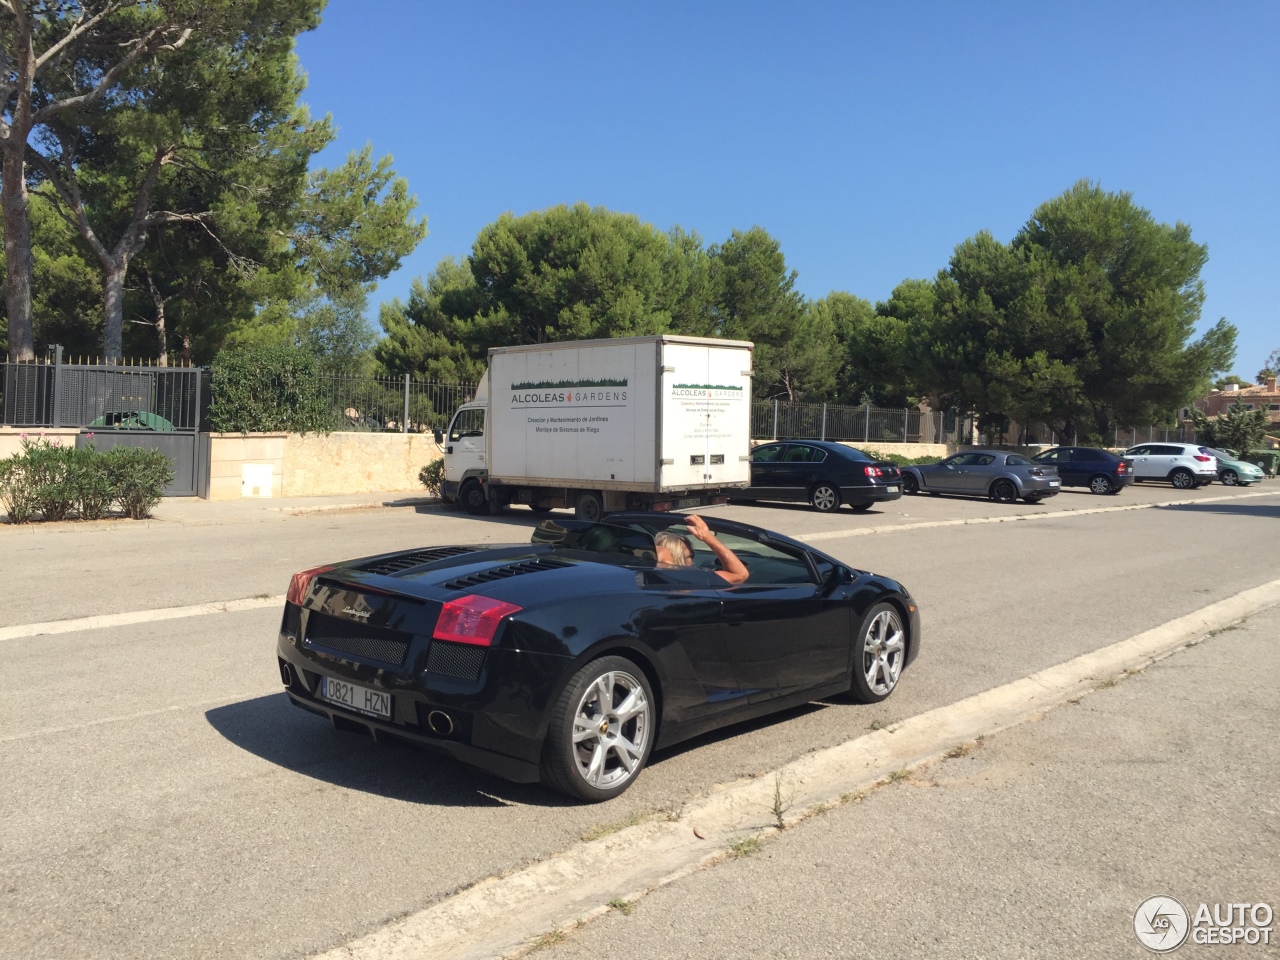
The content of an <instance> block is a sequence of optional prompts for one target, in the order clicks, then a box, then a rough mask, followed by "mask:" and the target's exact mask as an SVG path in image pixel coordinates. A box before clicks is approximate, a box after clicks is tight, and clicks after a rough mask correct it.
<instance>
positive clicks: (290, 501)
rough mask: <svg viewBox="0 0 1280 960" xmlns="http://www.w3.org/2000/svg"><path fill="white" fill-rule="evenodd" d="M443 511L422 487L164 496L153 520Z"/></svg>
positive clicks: (194, 522) (257, 519)
mask: <svg viewBox="0 0 1280 960" xmlns="http://www.w3.org/2000/svg"><path fill="white" fill-rule="evenodd" d="M423 507H425V508H427V509H442V508H444V505H443V504H442V503H441V502H440V501H439V500H438V499H436V498H434V497H429V496H427V495H426V492H425V491H424V490H423V488H422V487H418V488H417V489H416V490H398V491H393V492H391V493H348V494H340V495H334V496H328V497H275V498H272V497H255V498H245V499H243V500H201V499H200V498H199V497H166V498H165V499H164V500H163V501H162V502H161V503H160V506H158V507H156V509H155V511H154V512H153V513H152V519H154V520H161V521H164V522H166V523H181V524H186V525H190V526H200V525H204V524H210V523H246V522H261V521H264V520H280V519H285V518H288V517H296V516H303V515H306V514H309V513H342V512H348V511H353V510H378V509H389V508H404V509H415V508H423Z"/></svg>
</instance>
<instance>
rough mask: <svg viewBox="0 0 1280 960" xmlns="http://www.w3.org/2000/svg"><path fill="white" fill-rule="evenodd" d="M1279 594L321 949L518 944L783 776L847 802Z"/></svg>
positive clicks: (352, 951) (679, 873) (957, 707)
mask: <svg viewBox="0 0 1280 960" xmlns="http://www.w3.org/2000/svg"><path fill="white" fill-rule="evenodd" d="M1276 603H1280V580H1272V581H1271V582H1269V583H1265V584H1263V585H1262V586H1259V587H1254V588H1252V589H1249V590H1244V591H1242V592H1240V593H1238V594H1236V595H1235V596H1233V597H1228V598H1227V599H1226V600H1221V601H1219V602H1217V603H1213V604H1210V605H1209V606H1207V607H1204V608H1203V609H1201V610H1197V611H1196V612H1194V613H1191V614H1188V615H1187V616H1185V617H1179V618H1178V619H1176V620H1171V621H1169V622H1168V623H1165V624H1162V625H1161V626H1159V627H1156V628H1154V629H1152V630H1147V631H1145V632H1144V633H1140V634H1137V635H1136V636H1133V637H1130V638H1129V639H1127V640H1121V641H1120V642H1118V643H1114V644H1111V645H1110V646H1106V647H1103V648H1102V649H1100V650H1095V651H1093V652H1092V653H1087V654H1084V655H1083V656H1079V657H1076V658H1074V659H1072V660H1068V661H1067V662H1066V663H1061V664H1059V665H1057V666H1055V667H1050V668H1048V669H1047V670H1041V671H1039V672H1037V673H1033V674H1031V675H1030V676H1027V677H1024V678H1022V679H1021V680H1015V681H1013V682H1012V683H1007V684H1004V685H1003V686H1000V687H996V688H995V689H993V690H988V691H986V692H985V693H980V694H977V695H976V696H972V697H968V698H966V699H964V700H960V701H958V702H957V703H952V704H948V705H946V706H943V707H938V708H937V709H934V710H929V711H927V712H925V713H922V714H920V715H918V716H915V717H911V718H910V719H908V720H904V721H903V722H902V723H899V724H895V725H893V726H892V727H890V728H888V729H885V730H879V731H876V732H875V733H871V734H868V735H866V736H862V737H858V738H856V739H853V740H849V741H846V742H845V743H842V744H839V745H837V746H835V747H830V748H828V749H826V750H820V751H817V752H816V753H811V754H806V755H805V756H803V757H801V758H800V759H798V760H796V761H794V762H793V763H790V764H787V765H786V766H784V767H783V768H782V769H781V770H778V771H776V772H771V773H768V774H765V775H763V776H760V777H757V778H755V779H753V780H748V781H746V782H740V783H737V784H733V785H730V786H727V787H725V788H724V789H722V790H719V791H717V792H715V793H712V794H711V795H710V796H707V797H704V798H702V799H700V800H695V801H693V802H691V803H689V804H687V805H686V806H685V807H684V808H683V812H682V813H681V815H680V817H679V819H678V820H675V821H664V822H658V823H646V824H641V825H639V826H635V827H628V828H626V829H624V830H620V831H618V832H617V833H614V834H611V835H610V836H608V837H605V838H603V839H600V840H595V841H591V842H585V843H579V844H576V845H575V846H573V847H570V848H569V849H568V850H566V851H564V852H562V853H559V854H556V855H555V856H552V857H550V858H548V859H546V860H544V861H542V862H540V863H537V864H534V865H532V866H530V867H526V868H524V869H522V870H517V871H515V872H514V873H510V874H507V875H504V876H501V877H490V878H489V879H487V880H482V881H481V882H480V883H477V884H475V885H474V886H472V887H469V888H468V889H466V890H464V891H462V892H461V893H458V894H455V895H453V896H451V897H448V898H446V899H445V900H443V901H441V902H439V903H437V904H435V905H434V906H431V907H428V908H427V909H425V910H422V911H420V912H418V913H415V914H411V915H410V916H408V917H405V918H403V919H400V920H396V921H394V922H392V923H390V924H388V925H387V926H385V927H383V928H382V929H381V930H378V931H375V932H374V933H371V934H368V935H366V936H363V937H360V938H359V939H357V940H353V941H351V942H350V943H347V944H345V945H343V946H340V947H337V948H336V949H333V950H329V951H327V952H325V953H323V954H319V955H316V960H473V958H474V960H480V958H493V957H512V956H522V955H523V954H524V953H525V952H527V951H528V948H529V947H530V946H531V945H532V943H533V942H534V940H533V938H534V937H537V936H538V935H540V934H545V933H547V932H548V931H551V930H566V929H569V928H571V927H573V926H575V925H577V924H578V923H581V922H584V921H587V920H591V919H594V918H595V917H598V916H601V915H603V914H605V913H607V912H608V911H609V910H611V909H612V907H610V906H609V902H610V900H611V899H616V898H622V899H626V900H634V899H636V898H637V897H640V896H643V895H644V894H646V893H648V892H649V891H651V890H654V889H657V888H658V887H661V886H665V885H666V884H669V883H672V882H673V881H675V880H678V879H680V878H681V877H684V876H687V875H689V874H690V873H692V872H694V871H695V870H698V869H701V868H702V867H705V866H710V865H712V864H714V863H716V862H717V861H719V860H722V859H724V857H725V855H726V851H727V847H728V845H729V843H730V842H732V841H733V840H740V839H742V838H743V837H746V836H750V835H752V834H755V835H757V836H760V835H763V834H765V833H771V832H774V831H776V830H777V827H776V826H768V824H770V823H771V822H772V821H773V819H774V816H773V814H772V805H773V800H774V797H773V793H774V789H775V783H776V782H777V781H776V778H777V777H781V778H782V780H783V781H785V782H786V783H787V784H788V785H789V786H790V787H791V788H792V789H793V790H794V791H795V793H794V795H793V799H792V807H791V808H790V809H791V812H789V813H788V815H787V820H789V821H792V822H794V821H797V820H799V819H802V818H803V817H805V816H807V815H808V814H809V813H810V812H812V810H813V809H814V808H815V807H817V805H818V804H822V803H831V802H835V801H838V800H839V799H840V798H841V797H842V796H844V795H845V794H846V793H848V792H851V791H854V790H859V789H865V788H868V787H870V786H872V785H873V784H875V783H877V782H879V781H880V780H881V779H882V778H884V777H886V776H888V775H889V774H890V773H893V772H894V771H897V770H904V769H909V768H911V767H915V766H919V765H921V764H923V763H926V762H930V761H933V760H937V759H939V758H941V757H942V756H943V755H944V753H945V752H946V751H947V750H949V749H950V748H951V747H953V746H956V745H957V744H961V743H966V742H968V741H970V740H973V739H975V738H976V737H979V736H984V735H990V734H992V733H996V732H998V731H1001V730H1005V729H1008V728H1009V727H1012V726H1015V725H1017V724H1019V723H1022V722H1024V721H1026V720H1028V719H1031V718H1032V717H1036V716H1040V715H1042V714H1044V713H1045V711H1047V710H1051V709H1053V708H1054V707H1057V706H1060V705H1062V704H1063V703H1066V702H1067V701H1069V700H1071V699H1074V698H1077V697H1079V696H1082V695H1084V694H1086V693H1089V692H1090V691H1091V690H1093V689H1094V688H1095V687H1096V686H1097V685H1098V684H1099V682H1101V681H1105V680H1109V679H1112V678H1115V677H1118V676H1120V675H1122V674H1123V673H1126V672H1132V671H1136V670H1142V669H1144V668H1145V667H1147V666H1149V665H1150V664H1152V663H1154V662H1156V661H1157V660H1159V659H1162V658H1164V657H1166V656H1169V655H1170V654H1172V653H1174V652H1175V651H1176V650H1178V649H1180V648H1182V647H1184V646H1185V645H1187V644H1188V643H1192V642H1195V641H1197V640H1199V639H1201V638H1203V637H1205V636H1206V635H1207V634H1211V633H1212V632H1213V631H1215V630H1218V629H1221V628H1222V627H1225V626H1228V625H1229V624H1232V623H1235V622H1237V621H1239V620H1241V619H1243V618H1245V617H1247V616H1250V615H1252V614H1255V613H1257V612H1259V611H1261V610H1263V609H1265V608H1267V607H1269V606H1272V605H1274V604H1276Z"/></svg>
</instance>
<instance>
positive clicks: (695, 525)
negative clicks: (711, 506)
mask: <svg viewBox="0 0 1280 960" xmlns="http://www.w3.org/2000/svg"><path fill="white" fill-rule="evenodd" d="M684 522H685V525H686V526H687V527H688V528H689V532H690V533H692V534H693V535H694V536H695V537H697V538H698V539H699V540H701V541H702V542H703V543H705V544H706V545H707V546H708V547H710V548H711V552H712V553H714V554H715V555H716V559H717V560H719V561H720V567H721V569H719V570H717V571H716V573H718V574H719V575H720V576H722V577H724V579H726V580H728V581H729V582H730V583H745V582H746V579H747V577H749V576H750V575H751V571H749V570H748V569H747V568H746V566H745V565H744V564H743V562H742V561H741V560H739V559H738V555H737V554H736V553H734V552H733V551H732V550H730V549H729V548H728V547H726V546H725V545H724V544H723V543H721V542H720V541H719V540H717V539H716V535H715V534H714V533H712V532H711V529H710V528H709V527H708V526H707V521H705V520H703V519H702V518H701V517H699V516H698V515H697V514H693V513H691V514H689V515H688V516H687V517H685V518H684Z"/></svg>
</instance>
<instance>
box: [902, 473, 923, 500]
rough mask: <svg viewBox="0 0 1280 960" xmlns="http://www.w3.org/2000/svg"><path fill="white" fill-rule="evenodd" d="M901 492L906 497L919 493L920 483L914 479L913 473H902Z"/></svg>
mask: <svg viewBox="0 0 1280 960" xmlns="http://www.w3.org/2000/svg"><path fill="white" fill-rule="evenodd" d="M902 492H903V493H905V494H907V495H908V496H910V495H911V494H913V493H919V492H920V481H919V480H917V479H916V475H915V474H914V473H904V474H903V475H902Z"/></svg>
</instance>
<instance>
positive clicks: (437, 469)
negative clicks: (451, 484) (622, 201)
mask: <svg viewBox="0 0 1280 960" xmlns="http://www.w3.org/2000/svg"><path fill="white" fill-rule="evenodd" d="M418 479H419V480H421V481H422V485H423V486H424V487H426V488H427V493H429V494H431V495H432V496H434V497H438V496H440V485H441V484H442V483H444V458H443V457H441V458H439V459H436V460H432V461H431V462H430V463H428V464H427V465H426V466H425V467H423V468H422V469H421V470H419V471H418Z"/></svg>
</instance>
